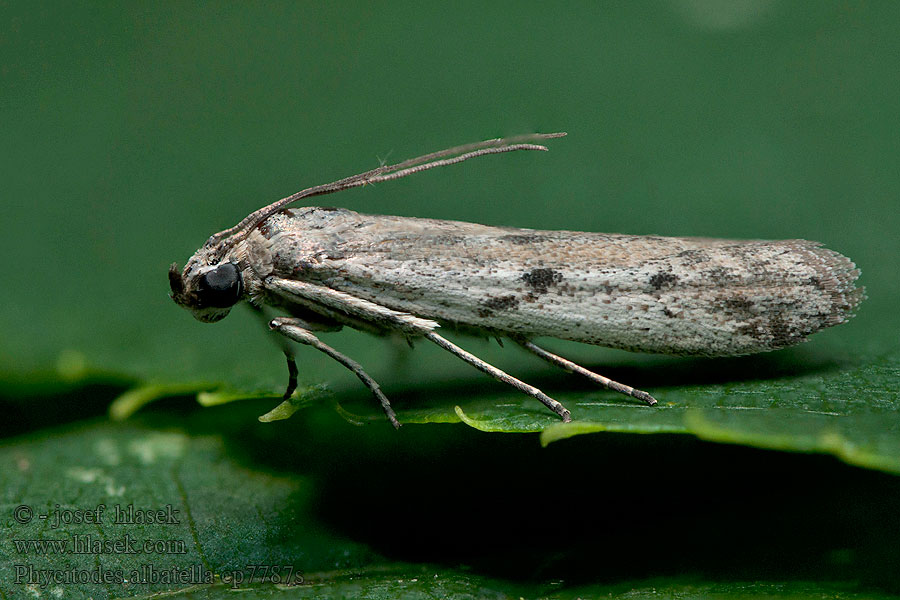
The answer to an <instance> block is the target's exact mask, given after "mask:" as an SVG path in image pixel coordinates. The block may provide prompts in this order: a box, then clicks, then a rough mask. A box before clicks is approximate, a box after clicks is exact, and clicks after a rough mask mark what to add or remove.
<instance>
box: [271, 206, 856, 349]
mask: <svg viewBox="0 0 900 600" xmlns="http://www.w3.org/2000/svg"><path fill="white" fill-rule="evenodd" d="M257 236H258V238H259V240H264V241H265V244H264V245H265V248H266V250H267V256H266V257H265V260H259V261H257V264H259V265H262V266H260V267H258V268H259V269H261V270H263V271H265V272H261V273H259V275H260V277H265V276H267V275H269V274H274V275H277V276H279V277H285V278H292V279H296V280H301V281H306V282H310V283H315V284H317V285H323V286H327V287H329V288H332V289H335V290H339V291H342V292H346V293H348V294H352V295H354V296H356V297H359V298H363V299H365V300H369V301H372V302H376V303H378V304H381V305H383V306H386V307H389V308H392V309H394V310H399V311H404V312H408V313H411V314H413V315H417V316H420V317H424V318H429V319H434V320H437V321H439V322H440V323H442V324H444V325H454V326H460V327H465V328H475V329H480V330H486V331H489V332H497V333H500V334H510V333H512V334H520V335H522V336H525V337H536V336H550V337H556V338H562V339H568V340H575V341H579V342H586V343H591V344H598V345H603V346H611V347H616V348H625V349H629V350H639V351H644V352H662V353H669V354H696V355H710V356H725V355H736V354H746V353H752V352H759V351H764V350H774V349H777V348H782V347H785V346H789V345H792V344H796V343H798V342H801V341H803V340H805V339H806V337H807V336H808V335H810V334H812V333H815V332H816V331H819V330H820V329H823V328H825V327H829V326H832V325H836V324H838V323H842V322H844V321H846V320H847V319H848V318H849V317H850V316H852V313H853V310H854V309H855V308H856V306H857V305H858V304H859V302H860V301H861V300H862V298H863V290H862V289H861V288H857V287H856V285H855V281H856V278H857V277H858V275H859V272H858V271H857V269H856V267H855V266H854V264H853V263H852V262H851V261H850V260H849V259H847V258H846V257H844V256H842V255H840V254H838V253H836V252H833V251H831V250H828V249H826V248H823V247H821V245H820V244H818V243H816V242H809V241H805V240H786V241H738V240H719V239H704V238H669V237H657V236H629V235H614V234H602V233H581V232H573V231H539V230H531V229H515V228H505V227H489V226H485V225H477V224H472V223H462V222H456V221H441V220H435V219H417V218H407V217H389V216H374V215H364V214H359V213H356V212H353V211H349V210H345V209H324V208H298V209H289V210H285V211H282V212H280V213H278V214H276V215H274V216H272V217H270V218H269V219H267V220H266V221H265V222H264V223H262V224H261V225H260V226H259V227H258V233H257ZM259 240H257V241H259Z"/></svg>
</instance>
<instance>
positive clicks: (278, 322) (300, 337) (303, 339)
mask: <svg viewBox="0 0 900 600" xmlns="http://www.w3.org/2000/svg"><path fill="white" fill-rule="evenodd" d="M304 324H305V323H304V322H303V321H301V320H300V319H293V318H290V317H276V318H274V319H272V320H271V321H269V328H270V329H272V330H273V331H277V332H278V333H280V334H281V335H283V336H285V337H286V338H289V339H292V340H294V341H295V342H299V343H301V344H306V345H307V346H312V347H313V348H315V349H316V350H319V351H320V352H324V353H325V354H327V355H328V356H330V357H331V358H333V359H334V360H336V361H338V362H339V363H341V364H342V365H344V366H345V367H347V368H348V369H350V370H351V371H353V373H354V374H355V375H356V376H357V377H359V379H360V381H362V382H363V384H365V386H366V387H367V388H369V389H370V390H371V391H372V393H373V394H374V395H375V397H376V398H377V399H378V402H380V403H381V408H382V409H383V410H384V414H385V415H387V418H388V420H389V421H390V422H391V425H393V426H394V427H395V428H399V427H400V422H399V421H398V420H397V415H396V414H395V413H394V409H393V408H391V403H390V401H389V400H388V399H387V396H385V395H384V392H382V391H381V388H380V387H379V386H378V382H376V381H375V380H374V379H372V378H371V377H370V376H369V374H368V373H366V372H365V371H364V370H363V368H362V367H361V366H360V365H359V363H358V362H356V361H355V360H353V359H351V358H350V357H348V356H346V355H344V354H341V353H340V352H338V351H337V350H335V349H334V348H332V347H331V346H329V345H328V344H325V343H324V342H322V341H321V340H320V339H319V338H317V337H316V336H315V335H314V334H313V332H311V331H310V330H308V329H304V328H303V327H302V325H304ZM285 355H286V356H287V357H288V369H290V368H291V365H292V364H293V356H291V355H289V354H288V353H287V352H286V353H285ZM296 369H297V367H296V364H294V368H293V370H292V373H293V381H294V387H296V377H297V376H296Z"/></svg>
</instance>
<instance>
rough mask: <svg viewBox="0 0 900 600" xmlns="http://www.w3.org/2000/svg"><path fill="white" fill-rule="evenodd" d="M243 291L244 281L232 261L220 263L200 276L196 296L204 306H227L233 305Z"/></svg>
mask: <svg viewBox="0 0 900 600" xmlns="http://www.w3.org/2000/svg"><path fill="white" fill-rule="evenodd" d="M243 293H244V281H243V279H241V273H240V271H238V268H237V266H235V265H234V264H233V263H222V264H221V265H219V266H218V267H216V268H215V269H213V270H211V271H207V272H206V273H204V274H203V275H201V276H200V280H199V281H198V283H197V296H198V297H199V300H200V304H201V305H202V306H204V307H206V306H211V307H215V308H228V307H230V306H234V305H235V304H236V303H237V301H238V300H240V299H241V295H242V294H243Z"/></svg>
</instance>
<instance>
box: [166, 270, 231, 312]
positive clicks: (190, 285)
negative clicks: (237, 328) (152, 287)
mask: <svg viewBox="0 0 900 600" xmlns="http://www.w3.org/2000/svg"><path fill="white" fill-rule="evenodd" d="M195 258H196V257H195ZM195 258H192V259H191V261H190V262H188V264H187V266H185V268H184V271H179V270H178V265H176V264H175V263H172V266H170V267H169V286H170V287H171V288H172V294H171V297H172V300H174V301H175V303H176V304H178V305H180V306H183V307H184V308H186V309H188V310H190V311H191V313H192V314H193V315H194V317H195V318H196V319H197V320H199V321H203V322H204V323H214V322H216V321H219V320H221V319H224V318H225V316H226V315H228V312H229V311H230V310H231V307H232V306H234V305H235V304H237V303H238V302H239V301H240V300H241V298H242V297H243V295H244V280H243V278H242V277H241V271H240V269H238V266H237V265H236V264H234V263H232V262H222V263H218V264H215V265H204V264H201V263H200V261H198V260H195Z"/></svg>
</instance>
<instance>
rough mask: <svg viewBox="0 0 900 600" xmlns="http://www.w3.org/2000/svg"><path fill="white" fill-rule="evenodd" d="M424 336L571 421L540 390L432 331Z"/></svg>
mask: <svg viewBox="0 0 900 600" xmlns="http://www.w3.org/2000/svg"><path fill="white" fill-rule="evenodd" d="M424 335H425V337H426V338H428V339H429V340H431V341H432V342H434V343H435V344H437V345H438V346H440V347H441V348H443V349H444V350H447V351H449V352H451V353H453V354H455V355H456V356H458V357H459V358H461V359H463V360H464V361H466V362H467V363H469V364H470V365H472V366H473V367H475V368H476V369H478V370H479V371H482V372H484V373H487V374H488V375H490V376H491V377H493V378H494V379H496V380H498V381H502V382H503V383H508V384H509V385H511V386H513V387H514V388H516V389H517V390H519V391H520V392H524V393H526V394H528V395H529V396H531V397H532V398H537V399H538V400H540V401H541V402H542V403H543V404H544V405H545V406H546V407H547V408H549V409H550V410H552V411H553V412H555V413H556V414H558V415H559V416H560V417H562V420H563V422H564V423H568V422H569V421H571V420H572V416H571V415H570V414H569V409H567V408H566V407H565V406H563V405H562V404H560V403H559V402H557V401H556V400H554V399H553V398H551V397H550V396H548V395H547V394H545V393H544V392H542V391H541V390H539V389H537V388H536V387H534V386H532V385H528V384H527V383H525V382H524V381H520V380H518V379H516V378H515V377H513V376H512V375H509V374H508V373H506V372H504V371H501V370H500V369H498V368H497V367H495V366H493V365H491V364H490V363H486V362H485V361H483V360H481V359H480V358H478V357H477V356H475V355H474V354H470V353H468V352H466V351H465V350H463V349H462V348H460V347H459V346H457V345H456V344H454V343H453V342H451V341H450V340H448V339H446V338H443V337H441V336H439V335H438V334H436V333H434V332H433V331H429V332H428V333H426V334H424Z"/></svg>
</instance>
